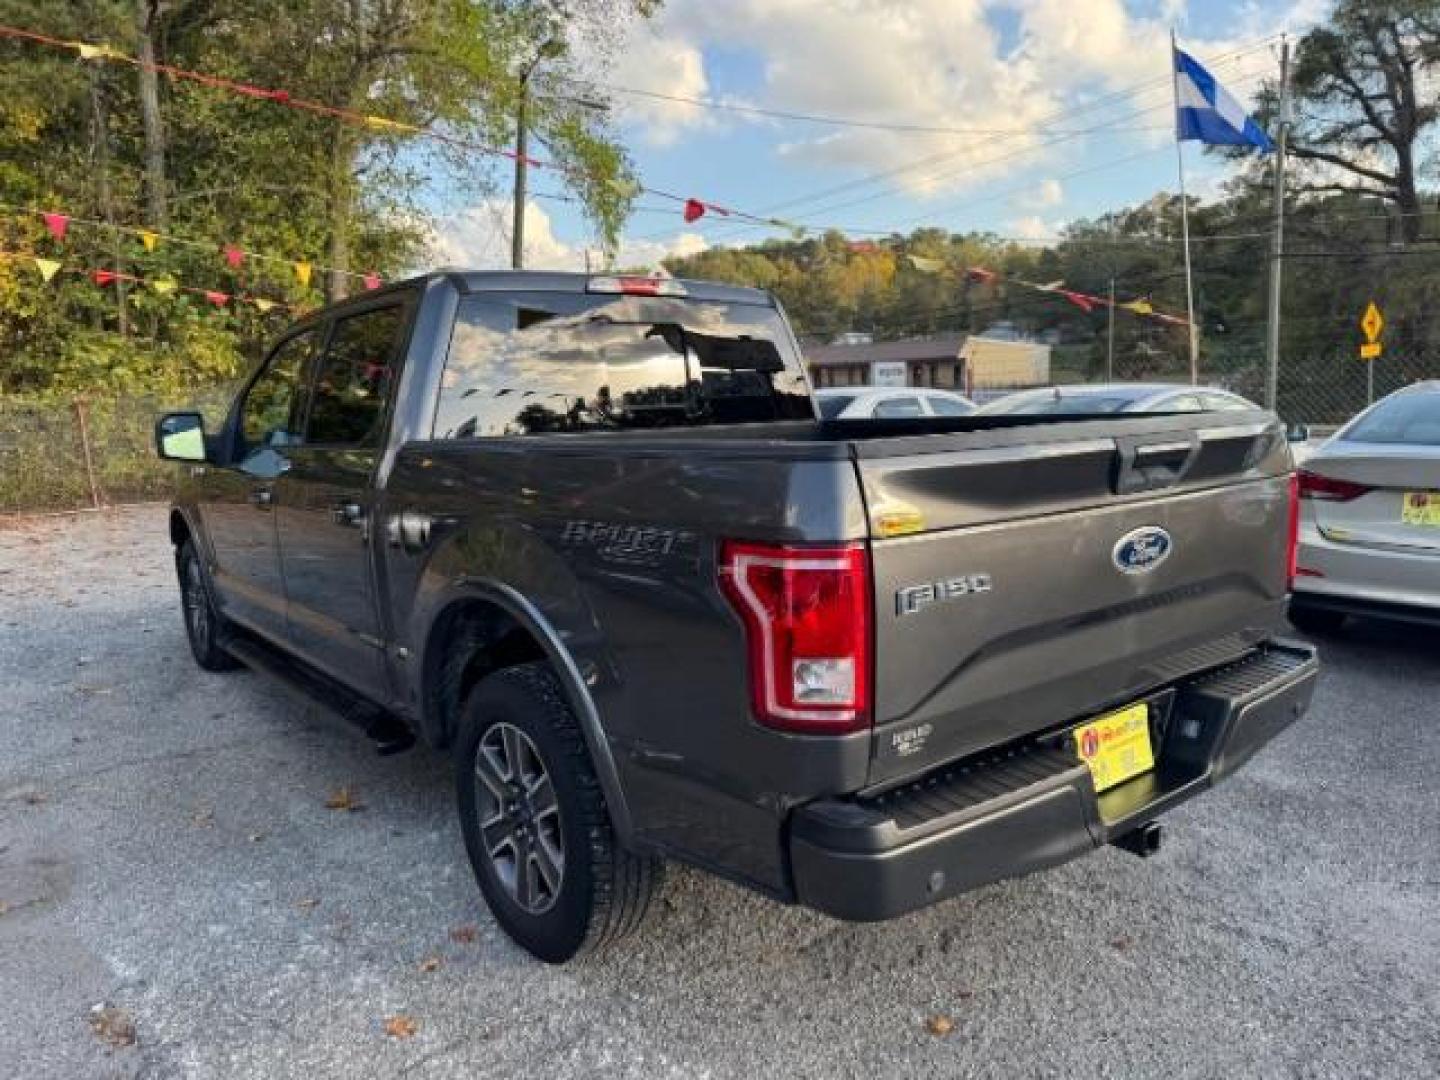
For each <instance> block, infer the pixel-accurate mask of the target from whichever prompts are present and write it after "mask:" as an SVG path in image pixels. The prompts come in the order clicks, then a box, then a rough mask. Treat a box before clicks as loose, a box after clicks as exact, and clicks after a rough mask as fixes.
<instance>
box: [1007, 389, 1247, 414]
mask: <svg viewBox="0 0 1440 1080" xmlns="http://www.w3.org/2000/svg"><path fill="white" fill-rule="evenodd" d="M1255 408H1258V406H1257V405H1255V404H1254V402H1251V401H1247V400H1245V399H1244V398H1243V397H1241V396H1240V395H1239V394H1232V393H1231V392H1230V391H1229V390H1220V389H1218V388H1216V387H1213V386H1186V385H1181V384H1176V383H1073V384H1070V385H1067V386H1046V387H1042V388H1041V389H1039V390H1020V391H1018V392H1016V393H1013V394H1006V395H1005V396H1004V397H1001V398H996V399H995V400H993V401H987V402H986V403H985V404H984V405H982V406H981V407H980V410H979V411H980V413H981V415H983V416H1094V415H1096V414H1098V413H1170V412H1174V413H1196V412H1241V411H1244V410H1248V409H1255Z"/></svg>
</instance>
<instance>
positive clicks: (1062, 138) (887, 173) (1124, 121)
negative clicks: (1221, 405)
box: [640, 37, 1273, 240]
mask: <svg viewBox="0 0 1440 1080" xmlns="http://www.w3.org/2000/svg"><path fill="white" fill-rule="evenodd" d="M1271 40H1273V37H1271V38H1266V39H1263V41H1262V42H1260V43H1258V44H1256V45H1252V46H1250V47H1247V48H1245V49H1241V50H1236V51H1235V52H1234V53H1231V54H1227V56H1225V57H1222V58H1221V59H1220V60H1219V61H1212V64H1218V63H1227V62H1233V61H1235V60H1238V59H1239V58H1240V57H1241V56H1245V55H1249V54H1250V53H1253V52H1256V51H1259V50H1260V49H1263V48H1264V47H1265V46H1266V45H1268V43H1269V42H1270V41H1271ZM1263 74H1265V71H1264V70H1260V71H1256V72H1250V73H1246V74H1244V75H1242V76H1239V77H1237V78H1231V79H1229V80H1228V81H1229V83H1230V85H1232V86H1233V85H1238V84H1240V83H1243V82H1249V81H1250V80H1252V79H1255V78H1258V77H1260V76H1262V75H1263ZM1169 80H1170V76H1169V75H1168V74H1167V75H1166V76H1164V77H1162V78H1160V79H1151V80H1146V81H1145V82H1143V83H1140V84H1137V85H1136V86H1134V87H1132V88H1130V89H1129V90H1125V91H1117V92H1115V93H1113V94H1109V95H1106V96H1105V97H1103V98H1100V99H1096V100H1095V101H1093V102H1090V103H1087V104H1086V105H1083V106H1080V107H1077V108H1075V109H1072V110H1069V111H1067V112H1063V113H1060V112H1057V113H1055V114H1052V118H1056V117H1064V116H1074V115H1079V114H1080V113H1082V112H1085V111H1090V110H1093V109H1094V108H1096V107H1100V106H1102V105H1104V104H1109V103H1113V102H1115V101H1119V100H1124V99H1125V98H1128V97H1134V96H1135V95H1136V94H1138V93H1143V92H1145V91H1148V90H1150V89H1153V88H1157V87H1159V86H1160V85H1161V84H1162V83H1168V82H1169ZM1171 107H1172V106H1171V104H1170V102H1169V101H1164V102H1160V103H1157V104H1156V105H1153V106H1147V107H1145V108H1143V109H1138V110H1135V111H1132V112H1130V113H1127V114H1125V115H1124V116H1122V117H1119V118H1116V119H1111V120H1109V121H1107V123H1105V124H1101V125H1096V126H1094V127H1091V128H1087V129H1084V130H1082V131H1071V132H1065V133H1063V134H1062V133H1056V134H1055V135H1054V136H1053V137H1051V138H1048V139H1044V140H1042V141H1040V142H1039V143H1037V144H1035V145H1033V146H1027V147H1021V148H1019V149H1017V150H1014V151H1010V152H1008V153H1005V154H1002V155H999V156H997V157H991V158H986V159H982V160H980V161H978V162H970V163H967V164H966V166H965V167H964V169H962V170H960V171H961V172H963V171H966V170H970V169H975V168H981V167H984V166H988V165H995V164H1000V163H1002V162H1005V161H1009V160H1013V159H1014V158H1016V157H1023V156H1025V155H1027V154H1031V153H1035V152H1038V151H1040V150H1044V149H1048V148H1050V147H1052V146H1055V145H1058V144H1060V143H1063V142H1066V141H1069V140H1071V139H1075V138H1078V137H1081V136H1083V135H1086V134H1092V133H1094V132H1095V131H1100V130H1107V129H1109V128H1112V127H1117V126H1124V127H1129V128H1131V129H1132V130H1133V129H1134V128H1135V125H1133V124H1131V123H1129V121H1131V120H1133V119H1134V118H1136V117H1140V116H1145V115H1148V114H1150V113H1153V112H1157V111H1160V110H1162V109H1169V108H1171ZM1006 138H1007V137H1002V138H1001V139H998V140H996V141H1000V142H1003V141H1006ZM1162 149H1163V148H1162ZM964 152H965V151H964V150H963V149H962V150H956V151H947V152H944V153H942V154H937V155H932V156H931V157H930V158H928V159H921V160H920V161H918V162H912V163H910V164H907V165H902V166H898V167H896V168H893V169H888V170H884V171H882V172H878V173H873V174H871V175H869V176H867V177H861V178H859V179H858V180H854V181H850V182H848V183H845V184H841V185H837V186H835V187H833V188H829V189H826V191H825V192H820V193H817V194H815V195H811V196H803V197H799V198H796V199H791V200H789V201H787V202H785V203H778V204H774V205H773V206H771V207H768V208H766V210H764V211H762V212H763V213H772V212H775V211H777V210H784V209H788V208H793V206H794V205H796V204H798V203H804V202H812V201H814V200H815V199H817V198H823V197H824V196H825V195H827V194H838V193H840V192H842V191H844V190H847V189H851V190H853V189H854V188H856V187H862V186H868V185H869V184H870V183H873V182H875V181H877V180H881V179H886V178H890V177H893V176H898V175H901V174H903V173H906V172H909V171H912V170H914V169H918V168H924V167H925V166H926V165H928V164H933V163H936V162H938V161H941V160H946V159H950V158H954V157H957V156H959V155H960V154H962V153H964ZM1154 152H1157V153H1158V152H1159V150H1157V151H1154ZM1146 153H1147V154H1148V153H1150V152H1146ZM1140 156H1145V155H1136V156H1135V157H1132V158H1126V159H1122V161H1121V162H1109V163H1105V164H1103V165H1101V166H1097V167H1094V168H1091V169H1085V170H1079V171H1077V172H1075V173H1071V174H1067V175H1081V174H1083V173H1084V172H1088V171H1098V170H1099V169H1101V168H1108V167H1111V166H1113V165H1116V164H1120V163H1122V162H1128V161H1131V160H1136V159H1137V158H1138V157H1140ZM954 175H957V174H956V173H954V172H946V173H940V174H935V175H933V176H930V177H927V178H926V179H929V180H931V181H935V180H942V179H948V178H950V177H951V176H954ZM1065 178H1066V176H1065V175H1062V176H1061V177H1057V178H1056V179H1065ZM1032 186H1034V185H1033V184H1027V185H1023V186H1021V187H1018V188H1014V189H1007V190H1006V192H1005V193H1004V194H1005V195H1009V194H1017V193H1020V192H1023V191H1025V190H1028V189H1029V188H1030V187H1032ZM895 191H896V188H895V187H894V186H893V185H892V186H889V187H887V188H886V189H883V190H881V191H879V192H874V193H872V194H869V195H865V196H862V197H860V198H857V199H852V200H849V201H847V202H843V203H833V204H830V205H828V206H822V207H819V208H817V209H815V210H813V211H809V212H807V213H804V214H801V215H798V217H796V221H800V222H804V221H810V220H812V219H813V218H815V217H817V216H819V215H821V214H827V213H832V212H834V211H836V210H843V209H848V208H850V207H853V206H859V205H862V204H864V203H868V202H873V201H874V200H876V199H880V198H885V197H887V196H888V195H890V194H893V193H894V192H895ZM1000 197H1003V196H1000ZM990 198H991V197H986V198H984V199H979V200H969V201H967V202H966V203H964V204H961V205H971V204H972V203H975V202H985V201H989V200H990ZM952 209H953V208H952ZM941 212H946V211H941ZM933 214H934V212H933V211H931V212H927V213H926V214H922V215H920V216H918V217H916V218H914V219H911V220H912V221H916V222H918V221H922V220H926V219H929V218H931V217H932V216H933ZM711 224H719V223H718V222H712V223H711ZM906 224H909V222H907V223H906ZM759 227H763V226H761V225H758V224H756V225H752V224H744V225H736V226H734V227H733V228H731V229H730V230H729V231H728V232H723V233H720V234H719V235H718V236H713V239H715V240H722V239H724V238H726V237H730V236H738V235H741V234H743V233H745V232H748V231H752V230H753V229H754V228H759ZM812 227H819V226H812ZM841 231H849V232H868V233H871V234H875V235H889V234H891V233H893V232H895V231H896V230H895V229H863V230H862V229H842V230H841ZM664 235H665V233H663V232H662V233H655V234H647V235H646V236H644V237H641V238H640V239H658V238H660V237H663V236H664Z"/></svg>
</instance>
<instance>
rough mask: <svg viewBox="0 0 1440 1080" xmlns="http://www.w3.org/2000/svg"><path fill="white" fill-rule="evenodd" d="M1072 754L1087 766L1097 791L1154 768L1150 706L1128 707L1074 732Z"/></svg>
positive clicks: (1081, 726) (1093, 721) (1080, 727)
mask: <svg viewBox="0 0 1440 1080" xmlns="http://www.w3.org/2000/svg"><path fill="white" fill-rule="evenodd" d="M1075 752H1076V753H1077V754H1079V755H1080V760H1081V761H1083V762H1085V764H1086V765H1088V766H1089V767H1090V776H1091V778H1092V779H1093V780H1094V782H1095V790H1096V791H1097V792H1100V791H1105V790H1107V789H1109V788H1112V787H1114V786H1115V785H1116V784H1123V783H1124V782H1125V781H1126V780H1129V779H1130V778H1131V777H1135V776H1139V775H1140V774H1141V773H1144V772H1149V771H1150V770H1151V769H1153V768H1154V767H1155V752H1154V750H1153V749H1151V746H1150V707H1149V706H1148V705H1143V704H1142V705H1131V706H1128V707H1127V708H1124V709H1120V710H1118V711H1116V712H1112V713H1106V714H1105V715H1104V716H1102V717H1100V718H1098V719H1096V720H1092V721H1090V723H1088V724H1081V725H1080V726H1079V727H1078V728H1076V729H1075Z"/></svg>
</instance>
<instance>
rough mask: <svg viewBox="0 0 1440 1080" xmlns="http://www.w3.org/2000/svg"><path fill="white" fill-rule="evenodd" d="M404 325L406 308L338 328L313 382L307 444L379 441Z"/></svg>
mask: <svg viewBox="0 0 1440 1080" xmlns="http://www.w3.org/2000/svg"><path fill="white" fill-rule="evenodd" d="M404 319H405V311H404V308H402V307H399V306H396V307H383V308H376V309H374V310H372V311H364V312H361V313H360V314H358V315H351V316H348V317H346V318H344V319H341V320H340V321H338V322H337V323H336V324H335V331H334V333H333V334H332V335H331V338H330V347H329V348H328V349H327V350H326V352H325V357H324V359H323V360H321V362H320V370H319V373H318V375H317V377H316V380H315V400H314V403H313V404H312V405H311V407H310V427H309V431H308V432H307V440H308V441H309V442H312V443H317V444H320V445H326V446H369V445H372V444H374V443H375V442H376V441H377V440H378V439H379V437H380V429H381V426H382V416H383V414H384V411H385V402H386V399H387V398H388V397H389V394H390V388H391V382H392V380H391V366H392V364H393V363H394V359H395V349H396V345H397V344H398V343H399V339H400V332H401V330H402V329H404Z"/></svg>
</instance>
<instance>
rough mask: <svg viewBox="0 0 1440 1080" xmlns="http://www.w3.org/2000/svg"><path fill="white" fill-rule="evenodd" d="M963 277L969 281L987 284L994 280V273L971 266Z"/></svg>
mask: <svg viewBox="0 0 1440 1080" xmlns="http://www.w3.org/2000/svg"><path fill="white" fill-rule="evenodd" d="M965 276H966V277H967V278H969V279H970V280H971V281H979V282H985V283H988V282H991V281H994V280H995V271H994V270H986V269H985V268H983V267H980V266H972V267H971V268H970V269H969V270H966V271H965Z"/></svg>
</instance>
